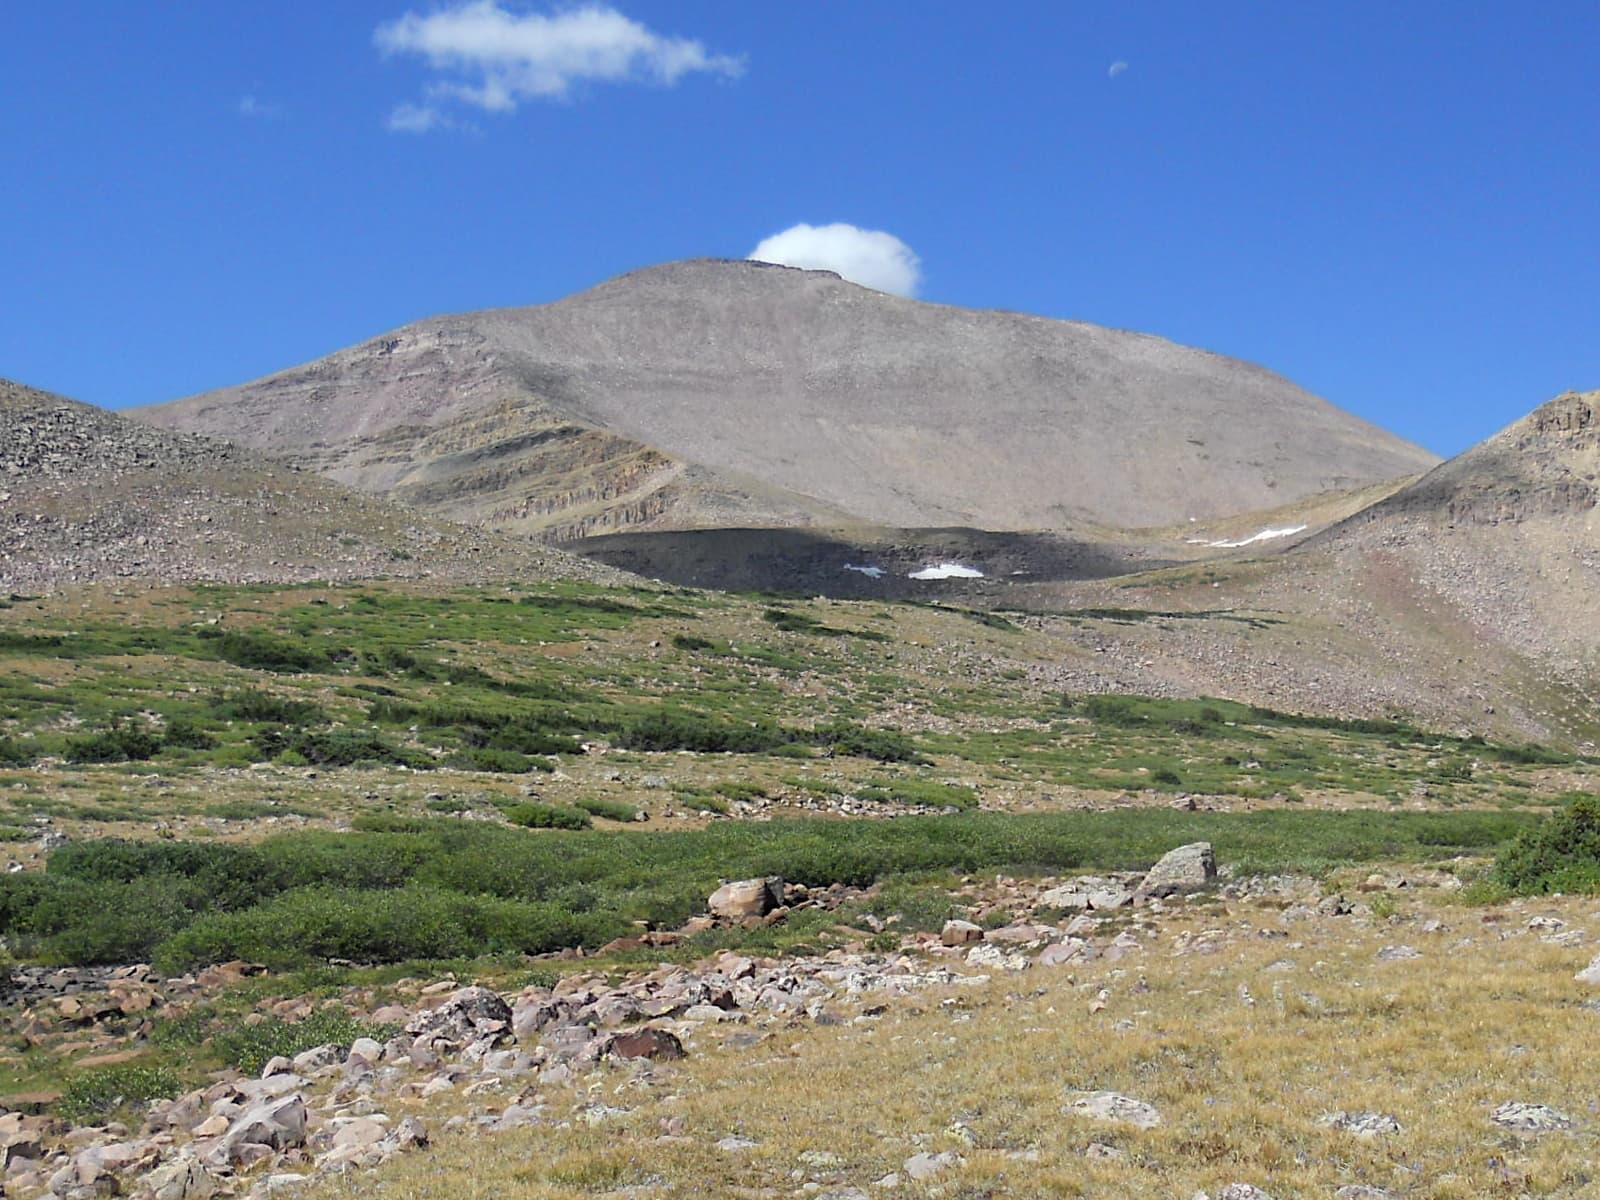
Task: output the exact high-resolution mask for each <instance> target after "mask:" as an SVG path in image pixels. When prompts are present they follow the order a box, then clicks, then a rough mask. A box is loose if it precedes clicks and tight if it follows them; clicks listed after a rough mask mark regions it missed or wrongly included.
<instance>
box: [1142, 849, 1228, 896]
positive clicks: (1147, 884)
mask: <svg viewBox="0 0 1600 1200" xmlns="http://www.w3.org/2000/svg"><path fill="white" fill-rule="evenodd" d="M1216 881H1217V856H1216V854H1215V852H1213V850H1212V849H1211V843H1210V842H1190V843H1189V844H1188V845H1187V846H1179V847H1178V848H1177V849H1176V850H1169V851H1167V853H1165V854H1163V855H1162V856H1161V861H1160V862H1158V863H1156V865H1155V866H1153V867H1151V868H1150V870H1149V872H1148V873H1147V874H1146V875H1145V877H1144V882H1143V883H1141V884H1140V885H1139V890H1138V892H1137V893H1136V895H1137V898H1138V899H1141V900H1159V899H1161V898H1162V897H1164V896H1176V895H1178V894H1179V893H1181V892H1198V891H1203V890H1204V889H1206V888H1208V887H1210V886H1212V885H1213V884H1214V883H1216Z"/></svg>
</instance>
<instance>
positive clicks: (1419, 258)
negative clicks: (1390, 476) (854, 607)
mask: <svg viewBox="0 0 1600 1200" xmlns="http://www.w3.org/2000/svg"><path fill="white" fill-rule="evenodd" d="M408 14H409V17H408ZM1597 46H1600V6H1596V5H1593V4H1588V3H1578V2H1566V0H1562V2H1545V3H1538V2H1535V3H1517V4H1513V3H1510V2H1507V3H1501V4H1481V3H1473V2H1470V0H1454V2H1450V3H1432V2H1423V0H1417V2H1409V3H1403V4H1395V3H1393V2H1392V0H1389V2H1385V3H1358V2H1355V0H1352V2H1349V3H1338V4H1334V3H1306V4H1298V3H1296V4H1279V3H1233V2H1218V3H1206V4H1195V3H1192V2H1185V3H1162V2H1155V0H1150V2H1145V3H1132V2H1129V3H1120V4H1089V3H1068V2H1066V0H1056V2H1051V3H1016V4H1011V5H1007V6H993V7H977V6H963V7H957V6H956V5H954V4H937V3H935V4H929V3H925V2H918V3H860V4H846V3H831V2H830V3H818V4H807V5H775V4H751V3H746V2H737V3H735V2H727V3H721V2H718V3H713V2H710V0H705V2H697V0H682V2H677V3H672V4H665V3H649V2H642V0H619V2H618V3H617V4H615V5H613V6H597V5H589V6H581V5H579V6H565V7H551V6H548V5H544V6H535V5H524V4H517V3H514V2H513V0H472V2H471V3H467V2H465V0H455V2H453V3H444V4H437V3H423V4H408V3H407V0H393V2H389V0H383V2H378V0H345V2H343V3H340V4H336V5H330V4H321V3H319V4H311V3H301V2H295V0H283V2H280V3H276V4H271V5H235V4H227V5H221V4H216V3H213V2H204V3H202V2H197V0H196V2H173V3H166V4H162V5H133V4H127V3H123V2H121V0H118V2H116V3H108V2H107V3H94V2H89V0H80V2H76V3H74V2H71V0H68V2H65V3H62V4H56V5H44V4H38V3H20V2H19V3H16V4H11V5H8V6H6V11H5V13H4V15H3V16H0V155H3V159H0V161H3V162H4V163H5V165H6V171H5V174H4V176H3V177H0V178H3V182H0V375H6V376H9V377H11V378H15V379H18V380H21V381H23V382H26V383H30V384H33V385H35V386H38V387H44V388H48V389H50V390H54V391H60V392H63V393H66V394H68V395H72V396H75V397H77V398H80V399H84V400H88V401H91V402H93V403H97V404H104V405H107V406H110V407H120V406H123V405H128V404H139V403H150V402H154V401H158V400H165V399H171V398H174V397H177V396H180V395H185V394H188V393H190V392H194V391H200V390H204V389H207V388H212V387H218V386H222V385H225V384H229V383H236V382H240V381H243V380H245V379H249V378H253V377H256V376H258V375H262V374H265V373H268V372H270V371H272V370H276V369H278V368H281V367H286V366H290V365H293V364H295V363H299V362H302V361H305V360H307V359H310V358H314V357H317V356H319V355H321V354H324V353H327V352H329V351H331V350H334V349H337V348H339V347H341V346H344V345H348V344H350V343H352V342H355V341H359V340H361V339H364V338H366V337H369V336H372V335H375V334H377V333H379V332H381V331H383V330H385V329H389V328H392V327H394V326H397V325H400V324H404V323H405V322H407V321H411V320H415V319H418V318H421V317H424V316H429V315H433V314H436V313H441V312H451V311H461V310H466V309H473V308H485V307H492V306H500V305H514V304H530V303H538V302H543V301H546V300H552V299H556V298H558V297H560V296H563V295H566V294H569V293H571V292H574V291H579V290H581V289H583V288H585V287H587V286H589V285H591V284H593V283H596V282H599V281H600V280H602V279H604V278H607V277H609V276H611V275H614V274H617V273H619V272H621V271H625V270H628V269H631V268H633V267H637V266H643V265H646V264H649V263H654V262H661V261H666V260H670V259H676V258H687V257H693V256H699V255H720V256H729V257H742V256H744V255H746V254H748V253H749V252H750V251H751V250H752V249H753V248H754V247H755V246H756V245H757V244H758V243H759V242H761V241H762V240H763V239H766V238H768V237H770V236H772V235H774V234H778V233H779V232H780V231H783V230H786V229H789V228H790V227H792V226H794V225H796V224H798V223H810V224H813V225H824V224H828V223H834V222H846V223H850V224H853V225H855V226H858V227H860V228H862V229H866V230H872V231H883V232H886V233H888V234H890V235H892V236H893V237H894V238H897V239H899V242H900V243H903V244H904V246H906V247H908V248H909V250H910V252H912V253H914V254H915V256H916V258H917V260H918V261H919V264H920V277H919V280H918V282H917V285H916V287H917V294H918V295H920V296H921V297H922V298H924V299H927V300H932V301H936V302H940V303H949V304H959V305H966V306H972V307H993V308H1008V309H1014V310H1019V311H1025V312H1033V313H1039V314H1043V315H1047V316H1059V317H1071V318H1075V319H1081V320H1087V321H1094V322H1098V323H1102V324H1107V325H1115V326H1119V327H1123V328H1129V329H1138V330H1143V331H1146V332H1150V333H1157V334H1161V335H1163V336H1165V337H1170V338H1173V339H1175V340H1177V341H1181V342H1187V343H1190V344H1193V345H1199V346H1204V347H1206V348H1208V349H1212V350H1217V351H1220V352H1223V353H1227V354H1232V355H1236V356H1238V357H1241V358H1246V359H1250V360H1252V361H1254V362H1258V363H1261V364H1262V365H1264V366H1267V367H1270V368H1272V369H1273V370H1276V371H1280V372H1282V373H1283V374H1285V375H1287V376H1289V377H1290V378H1291V379H1294V380H1295V381H1296V382H1298V383H1300V384H1302V385H1304V386H1306V387H1308V388H1310V389H1311V390H1313V391H1315V392H1317V393H1319V394H1321V395H1323V396H1326V397H1327V398H1328V399H1330V400H1332V401H1333V402H1335V403H1337V404H1339V405H1341V406H1343V407H1345V408H1348V409H1350V410H1352V411H1354V412H1357V413H1360V414H1361V415H1363V416H1365V417H1367V418H1369V419H1371V420H1374V421H1376V422H1378V423H1379V424H1382V425H1384V426H1386V427H1388V428H1390V429H1393V430H1395V431H1396V432H1399V433H1401V434H1403V435H1405V436H1407V437H1410V438H1412V439H1414V440H1416V441H1419V442H1421V443H1422V444H1424V445H1426V446H1428V447H1429V448H1431V449H1433V450H1435V451H1437V452H1439V453H1442V454H1450V453H1454V452H1456V451H1458V450H1460V449H1462V448H1464V447H1465V446H1467V445H1469V444H1470V443H1472V442H1474V441H1476V440H1478V439H1480V438H1482V437H1484V436H1486V435H1487V434H1489V433H1491V432H1493V431H1494V430H1495V429H1497V428H1499V427H1500V426H1502V425H1504V424H1506V423H1507V422H1509V421H1511V420H1513V419H1515V418H1516V417H1518V416H1520V415H1521V414H1522V413H1523V412H1525V411H1527V410H1528V409H1530V408H1532V407H1533V406H1534V405H1536V404H1538V403H1540V402H1541V401H1543V400H1545V399H1547V398H1549V397H1550V396H1551V395H1554V394H1555V393H1556V392H1558V391H1560V390H1562V389H1564V388H1567V387H1580V388H1593V387H1600V186H1597V184H1600V167H1597V164H1600V102H1597V101H1600V95H1597V88H1596V84H1595V82H1594V81H1595V72H1594V65H1593V61H1592V57H1593V54H1594V51H1595V49H1596V47H1597ZM1119 63H1120V64H1125V65H1124V66H1122V67H1115V69H1114V64H1119Z"/></svg>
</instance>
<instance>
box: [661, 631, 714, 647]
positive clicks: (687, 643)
mask: <svg viewBox="0 0 1600 1200" xmlns="http://www.w3.org/2000/svg"><path fill="white" fill-rule="evenodd" d="M672 644H673V645H674V646H675V647H677V648H678V649H679V650H689V651H697V650H715V649H716V648H717V644H716V643H715V642H713V641H712V640H711V639H710V638H703V637H696V636H695V635H694V634H692V633H678V634H674V635H673V637H672Z"/></svg>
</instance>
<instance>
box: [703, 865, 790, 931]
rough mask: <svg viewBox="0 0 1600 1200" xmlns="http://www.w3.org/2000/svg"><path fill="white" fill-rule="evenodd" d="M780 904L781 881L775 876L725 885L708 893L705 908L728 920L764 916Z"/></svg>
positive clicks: (714, 914)
mask: <svg viewBox="0 0 1600 1200" xmlns="http://www.w3.org/2000/svg"><path fill="white" fill-rule="evenodd" d="M782 904H783V880H782V879H781V878H780V877H778V876H777V875H769V876H767V877H766V878H765V879H739V880H735V881H734V882H733V883H725V884H723V885H722V886H721V887H719V888H718V889H717V890H716V891H714V892H712V893H711V898H710V899H709V900H707V901H706V907H707V908H709V909H710V910H711V914H712V916H716V917H723V918H725V919H727V920H730V921H742V920H744V919H745V918H747V917H764V916H766V915H767V914H768V913H769V912H771V911H772V910H773V909H775V908H778V907H779V906H781V905H782Z"/></svg>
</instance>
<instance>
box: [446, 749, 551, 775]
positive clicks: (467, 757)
mask: <svg viewBox="0 0 1600 1200" xmlns="http://www.w3.org/2000/svg"><path fill="white" fill-rule="evenodd" d="M445 765H446V766H451V767H455V768H457V769H459V770H462V771H487V772H489V773H491V774H502V775H522V774H525V773H526V772H528V771H532V770H534V769H535V765H536V764H535V762H534V760H533V759H531V758H529V757H528V756H527V755H526V754H518V753H517V752H516V751H515V750H496V749H493V748H491V747H488V746H469V747H468V748H467V749H465V750H462V751H459V752H457V753H455V754H452V755H451V756H450V757H449V758H448V759H446V760H445ZM538 765H541V766H543V767H544V769H545V770H549V769H550V764H549V763H542V764H538Z"/></svg>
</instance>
